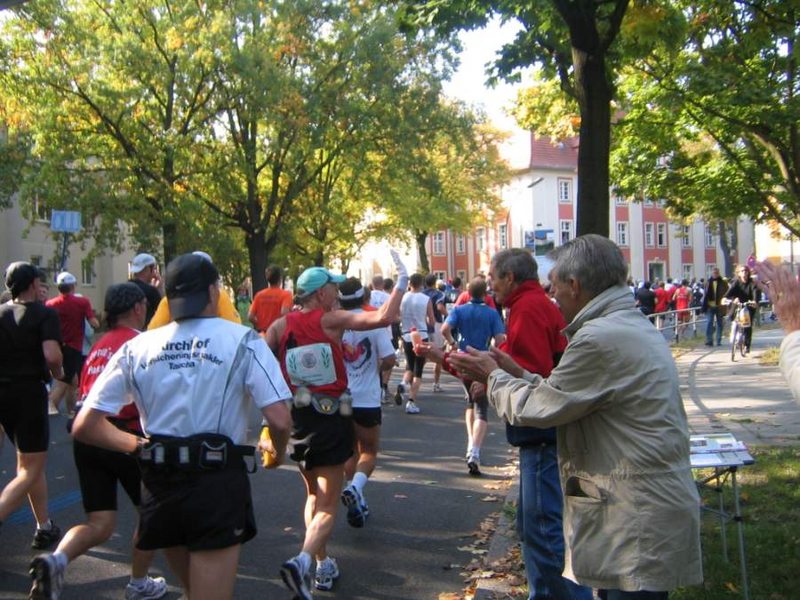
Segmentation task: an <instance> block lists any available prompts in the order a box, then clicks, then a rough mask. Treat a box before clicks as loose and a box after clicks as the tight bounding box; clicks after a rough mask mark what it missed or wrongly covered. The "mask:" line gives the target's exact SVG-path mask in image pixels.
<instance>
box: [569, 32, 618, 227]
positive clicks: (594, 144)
mask: <svg viewBox="0 0 800 600" xmlns="http://www.w3.org/2000/svg"><path fill="white" fill-rule="evenodd" d="M572 59H573V65H574V67H575V83H576V86H575V88H576V93H577V97H578V105H579V106H580V111H581V126H580V147H579V148H578V209H577V223H576V227H575V229H576V231H577V234H578V235H584V234H586V233H597V234H599V235H602V236H604V237H608V233H609V230H608V222H609V213H608V211H609V193H608V188H609V167H608V160H609V152H610V139H611V138H610V136H611V86H610V84H609V82H608V80H607V79H606V68H605V57H604V55H603V53H602V51H601V50H599V49H598V50H595V51H592V52H590V51H587V50H584V49H579V48H575V47H573V49H572Z"/></svg>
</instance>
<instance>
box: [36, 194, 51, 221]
mask: <svg viewBox="0 0 800 600" xmlns="http://www.w3.org/2000/svg"><path fill="white" fill-rule="evenodd" d="M52 212H53V211H52V210H50V209H49V208H47V206H45V203H44V202H43V201H41V200H39V198H35V199H34V201H33V215H34V216H35V217H36V220H37V221H47V222H48V223H49V222H50V215H51V214H52Z"/></svg>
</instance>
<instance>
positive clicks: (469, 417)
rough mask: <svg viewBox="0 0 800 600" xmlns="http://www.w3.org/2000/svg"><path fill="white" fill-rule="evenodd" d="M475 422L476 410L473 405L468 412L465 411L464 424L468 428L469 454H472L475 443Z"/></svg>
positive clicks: (468, 406) (469, 406) (468, 407)
mask: <svg viewBox="0 0 800 600" xmlns="http://www.w3.org/2000/svg"><path fill="white" fill-rule="evenodd" d="M474 422H475V409H474V408H472V404H468V405H467V408H466V410H464V424H465V425H466V426H467V453H470V452H472V446H473V444H474V442H473V438H472V436H473V431H472V424H473V423H474Z"/></svg>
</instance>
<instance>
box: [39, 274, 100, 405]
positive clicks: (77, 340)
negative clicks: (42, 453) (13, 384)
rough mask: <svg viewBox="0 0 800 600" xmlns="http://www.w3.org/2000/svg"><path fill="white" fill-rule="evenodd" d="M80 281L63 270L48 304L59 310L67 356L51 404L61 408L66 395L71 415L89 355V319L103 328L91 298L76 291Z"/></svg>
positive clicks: (95, 325) (53, 388)
mask: <svg viewBox="0 0 800 600" xmlns="http://www.w3.org/2000/svg"><path fill="white" fill-rule="evenodd" d="M77 283H78V280H77V279H76V278H75V276H74V275H73V274H72V273H68V272H67V271H63V272H62V273H59V274H58V277H56V285H58V292H59V293H58V296H56V297H55V298H53V299H51V300H48V301H47V302H46V304H45V306H47V307H48V308H52V309H53V310H55V311H56V313H58V322H59V323H60V325H61V340H62V345H61V353H62V354H63V356H64V378H63V379H61V380H59V379H54V380H53V387H52V389H51V390H50V394H49V399H50V407H52V408H54V409H55V410H58V405H59V403H60V402H61V399H62V398H64V397H66V406H67V413H68V414H70V415H71V414H72V413H73V412H74V411H75V402H76V398H77V391H78V384H79V383H80V374H81V370H82V369H83V361H84V358H85V357H84V355H83V338H84V331H85V330H84V327H85V321H88V322H89V325H91V327H92V329H97V328H99V327H100V323H99V322H98V320H97V317H95V316H94V311H93V310H92V303H91V302H90V301H89V299H88V298H84V297H81V296H77V295H76V294H75V285H76V284H77Z"/></svg>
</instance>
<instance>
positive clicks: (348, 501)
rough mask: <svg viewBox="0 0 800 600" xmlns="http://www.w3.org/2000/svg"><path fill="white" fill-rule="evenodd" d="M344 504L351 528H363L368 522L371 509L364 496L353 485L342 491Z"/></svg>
mask: <svg viewBox="0 0 800 600" xmlns="http://www.w3.org/2000/svg"><path fill="white" fill-rule="evenodd" d="M342 504H344V505H345V506H346V507H347V522H348V524H349V525H350V527H363V526H364V524H365V523H366V522H367V516H368V515H369V508H367V501H366V500H364V496H362V495H361V493H359V491H358V488H356V486H354V485H353V484H352V483H351V484H350V485H348V486H347V487H346V488H344V490H342Z"/></svg>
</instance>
